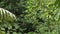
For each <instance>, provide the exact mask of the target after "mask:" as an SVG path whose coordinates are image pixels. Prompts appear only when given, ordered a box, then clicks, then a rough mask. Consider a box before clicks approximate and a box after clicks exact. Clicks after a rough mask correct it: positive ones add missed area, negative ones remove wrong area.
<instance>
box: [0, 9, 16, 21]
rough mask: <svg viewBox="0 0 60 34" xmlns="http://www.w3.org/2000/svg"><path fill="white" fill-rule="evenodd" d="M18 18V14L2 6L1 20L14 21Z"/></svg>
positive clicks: (0, 10)
mask: <svg viewBox="0 0 60 34" xmlns="http://www.w3.org/2000/svg"><path fill="white" fill-rule="evenodd" d="M14 20H16V16H15V15H14V14H13V13H11V12H9V11H8V10H5V9H3V8H0V22H2V21H6V22H7V21H9V22H12V21H14Z"/></svg>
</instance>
